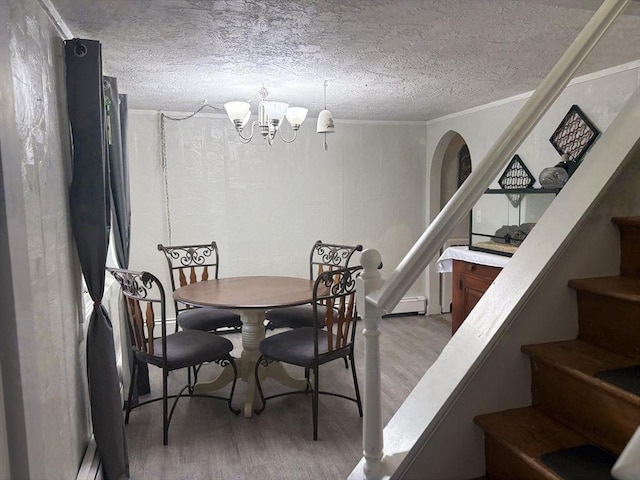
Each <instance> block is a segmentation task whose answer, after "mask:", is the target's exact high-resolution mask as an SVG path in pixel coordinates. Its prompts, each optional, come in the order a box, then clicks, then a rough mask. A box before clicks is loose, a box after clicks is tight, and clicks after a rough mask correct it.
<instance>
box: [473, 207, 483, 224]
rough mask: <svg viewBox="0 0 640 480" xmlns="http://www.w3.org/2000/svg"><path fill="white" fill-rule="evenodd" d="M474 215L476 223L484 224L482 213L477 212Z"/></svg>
mask: <svg viewBox="0 0 640 480" xmlns="http://www.w3.org/2000/svg"><path fill="white" fill-rule="evenodd" d="M474 214H475V219H476V223H482V211H481V210H476V211H475V212H474Z"/></svg>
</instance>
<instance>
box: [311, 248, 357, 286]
mask: <svg viewBox="0 0 640 480" xmlns="http://www.w3.org/2000/svg"><path fill="white" fill-rule="evenodd" d="M361 251H362V245H355V246H350V245H338V244H334V243H323V242H322V241H321V240H318V241H317V242H316V243H314V244H313V248H312V249H311V255H310V257H309V279H310V280H315V279H316V277H318V276H319V275H320V274H322V273H323V272H326V271H331V270H335V269H338V268H344V267H348V266H349V262H350V261H351V257H353V254H354V253H356V252H361Z"/></svg>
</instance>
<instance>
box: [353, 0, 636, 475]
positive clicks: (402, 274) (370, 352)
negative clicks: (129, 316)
mask: <svg viewBox="0 0 640 480" xmlns="http://www.w3.org/2000/svg"><path fill="white" fill-rule="evenodd" d="M630 2H631V0H605V1H604V2H603V3H602V5H601V6H600V8H599V9H598V10H597V11H596V12H595V14H594V15H593V17H592V18H591V19H590V20H589V22H587V24H586V25H585V27H584V28H583V30H582V31H581V32H580V33H579V34H578V36H577V37H576V39H575V40H574V41H573V43H572V44H571V45H570V46H569V48H568V49H567V51H566V52H565V53H564V54H563V55H562V56H561V57H560V59H559V60H558V62H557V63H556V64H555V66H554V67H553V68H552V69H551V71H550V72H549V73H548V74H547V76H546V77H545V79H544V80H543V81H542V83H541V84H540V86H539V87H538V88H537V89H536V90H535V92H534V93H533V95H532V96H531V97H530V98H529V99H528V101H527V102H526V103H525V104H524V106H523V107H522V108H521V109H520V111H519V112H518V113H517V114H516V116H515V117H514V119H513V120H512V122H511V123H510V124H509V125H508V126H507V128H506V129H505V130H504V132H503V133H502V134H501V135H500V136H499V137H498V139H497V140H496V141H495V143H494V144H493V146H492V147H491V148H490V149H489V151H488V152H487V154H486V155H485V157H484V159H483V160H482V161H481V162H480V163H479V164H478V166H477V167H475V168H474V170H473V172H472V173H471V175H470V176H469V177H468V178H467V179H466V181H465V182H464V183H463V184H462V186H461V187H460V188H459V189H458V190H457V191H456V193H455V194H454V195H453V197H452V198H451V199H450V200H449V202H448V203H447V204H446V205H445V207H444V208H443V209H442V210H441V211H440V213H439V214H438V215H437V216H436V218H435V219H434V220H433V221H432V222H431V224H430V225H429V226H428V227H427V229H426V230H425V231H424V233H423V234H422V236H421V237H420V238H419V239H418V241H417V242H416V244H415V245H414V246H413V247H412V248H411V249H410V250H409V252H408V253H407V254H406V255H405V257H404V258H403V259H402V261H401V262H400V263H399V265H398V266H397V267H396V268H395V270H394V271H393V272H392V273H391V275H390V276H389V278H388V280H387V281H386V282H385V281H384V280H382V278H381V276H380V274H379V272H377V266H378V265H379V264H376V263H374V260H375V259H376V258H378V259H379V258H380V254H379V253H378V252H377V251H375V250H367V251H365V252H363V253H362V257H361V263H362V264H363V266H364V272H363V274H362V275H361V277H360V278H359V279H358V281H359V282H361V283H359V284H358V311H359V313H360V314H361V315H362V316H363V319H364V323H365V329H364V336H365V395H364V419H363V438H362V443H363V457H364V462H363V461H361V462H360V463H359V464H358V466H357V467H356V469H355V470H354V471H353V472H352V473H351V475H350V476H349V479H350V480H358V479H361V478H365V479H368V480H369V479H379V478H389V475H390V474H393V472H389V471H384V472H383V470H394V468H393V467H392V466H391V465H385V462H384V460H383V450H382V447H383V426H382V413H381V405H380V356H379V335H380V332H379V329H378V325H379V321H380V318H381V315H382V313H383V312H391V311H392V310H393V309H394V308H395V306H396V305H397V304H398V303H399V302H400V300H401V298H402V297H403V295H405V294H406V292H407V291H408V290H409V288H411V286H412V285H413V284H414V283H415V281H416V280H417V279H418V278H419V277H420V275H421V274H422V273H423V272H424V270H425V269H426V268H427V267H428V265H429V263H430V262H431V261H432V260H433V259H434V258H435V256H436V255H437V254H438V252H439V250H440V247H441V246H442V245H443V244H444V243H445V241H446V240H447V238H448V235H449V234H450V232H451V231H452V230H453V228H454V227H455V226H456V225H457V224H458V223H459V222H460V221H461V220H462V219H463V218H464V217H465V216H466V215H467V214H468V212H469V211H470V210H471V209H472V208H473V206H474V205H475V203H476V202H477V201H478V200H479V199H480V197H481V196H482V194H483V193H484V191H485V190H486V189H487V188H488V187H489V186H490V184H491V183H492V182H493V181H494V180H495V179H496V178H497V177H498V176H499V174H500V173H501V171H502V170H503V169H504V168H505V166H506V165H507V162H508V161H509V160H510V159H511V158H512V157H513V155H514V154H515V152H516V150H517V149H518V148H519V147H520V145H521V144H522V142H523V141H524V140H525V139H526V138H527V136H528V135H529V134H530V133H531V131H532V130H533V128H534V127H535V126H536V125H537V124H538V122H539V120H540V119H541V118H542V116H543V115H544V114H545V113H546V112H547V110H548V109H549V107H550V106H551V105H552V104H553V103H554V102H555V100H556V99H557V98H558V96H559V95H560V94H561V93H562V91H563V90H564V89H565V87H566V86H567V84H568V83H569V81H570V80H571V78H572V77H573V75H574V74H575V72H576V71H577V69H578V68H579V67H580V65H581V64H582V62H583V61H584V59H585V58H586V57H587V55H588V54H589V52H591V50H592V49H593V48H594V47H595V45H596V44H597V43H598V41H599V40H600V39H601V38H602V36H603V35H604V34H605V33H606V31H607V30H608V29H609V28H610V26H611V25H612V24H613V23H614V22H615V20H616V19H617V18H618V17H619V16H620V15H621V14H622V12H623V11H624V10H625V8H626V7H627V6H628V5H629V3H630ZM365 262H366V265H365ZM376 274H377V276H376ZM361 465H362V467H360V466H361ZM383 467H390V468H383Z"/></svg>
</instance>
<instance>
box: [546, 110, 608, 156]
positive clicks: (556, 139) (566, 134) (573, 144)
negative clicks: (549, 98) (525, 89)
mask: <svg viewBox="0 0 640 480" xmlns="http://www.w3.org/2000/svg"><path fill="white" fill-rule="evenodd" d="M599 135H600V131H599V130H598V129H597V128H596V126H595V125H594V124H593V123H591V121H590V120H589V119H588V118H587V116H586V115H585V114H584V112H583V111H582V110H580V107H578V106H577V105H572V106H571V108H570V109H569V111H568V112H567V114H566V115H565V116H564V118H563V119H562V121H561V122H560V125H558V128H556V131H555V132H553V135H551V138H550V139H549V141H550V142H551V145H553V146H554V148H555V149H556V150H557V151H558V153H559V154H560V155H563V154H567V155H568V156H569V160H570V161H572V162H576V164H579V162H580V160H581V159H582V157H583V156H584V155H585V154H586V153H587V150H588V149H589V147H590V146H591V145H592V144H593V142H595V141H596V138H598V136H599Z"/></svg>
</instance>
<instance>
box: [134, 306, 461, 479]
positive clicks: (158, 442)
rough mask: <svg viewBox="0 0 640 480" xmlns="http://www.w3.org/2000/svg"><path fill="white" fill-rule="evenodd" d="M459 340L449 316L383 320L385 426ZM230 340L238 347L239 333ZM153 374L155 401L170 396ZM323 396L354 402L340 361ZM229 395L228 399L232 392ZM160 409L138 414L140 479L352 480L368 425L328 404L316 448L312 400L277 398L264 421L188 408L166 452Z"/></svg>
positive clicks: (198, 403) (323, 400) (211, 404)
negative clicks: (452, 342)
mask: <svg viewBox="0 0 640 480" xmlns="http://www.w3.org/2000/svg"><path fill="white" fill-rule="evenodd" d="M359 330H362V329H361V328H360V329H359ZM358 335H360V338H357V339H356V370H357V372H358V379H359V381H360V388H361V392H362V391H363V383H364V365H363V363H364V360H363V359H364V355H363V348H364V343H363V339H362V337H361V334H360V333H359V334H358ZM450 336H451V323H450V316H449V315H441V316H404V317H388V318H385V319H383V321H382V322H381V336H380V355H381V363H382V375H381V377H382V415H383V423H384V424H386V423H387V422H388V421H389V420H390V419H391V417H392V416H393V414H394V413H395V411H396V410H397V409H398V408H399V407H400V405H401V404H402V402H403V401H404V399H405V398H406V397H407V395H408V394H409V393H410V392H411V390H412V389H413V387H414V386H415V385H416V383H417V382H418V380H419V379H420V378H421V377H422V375H423V374H424V372H425V371H426V370H427V369H428V368H429V366H430V365H431V364H432V363H433V361H434V360H435V359H436V358H437V357H438V355H439V354H440V352H441V351H442V348H443V347H444V346H445V344H446V343H447V341H448V340H449V338H450ZM228 338H230V339H231V340H232V341H233V342H234V344H235V345H239V342H240V336H239V335H238V334H233V335H228ZM236 348H237V347H236ZM234 351H235V350H234ZM149 370H150V376H151V383H152V389H153V392H154V393H156V392H159V391H161V376H160V374H159V373H160V370H159V369H158V368H155V367H150V369H149ZM295 373H299V372H298V371H295ZM171 375H172V377H170V389H172V387H174V388H173V389H175V387H177V386H178V385H179V384H183V383H184V380H185V378H186V372H184V371H180V372H175V373H172V374H171ZM242 383H243V382H241V381H239V382H238V387H237V389H236V394H235V396H234V398H236V399H237V400H236V401H235V402H234V405H235V406H239V405H240V399H241V398H243V396H244V392H245V390H244V385H243V384H242ZM263 387H264V389H265V393H266V394H267V395H268V394H270V393H273V392H275V391H278V390H282V391H284V387H282V386H280V385H279V384H277V383H275V382H273V381H272V380H267V381H266V382H264V384H263ZM227 388H228V387H227ZM320 388H321V389H322V390H332V391H338V392H342V393H347V394H352V392H353V381H352V379H351V373H350V371H349V370H346V369H345V367H344V364H343V363H342V362H341V361H338V362H332V364H328V365H325V366H324V367H323V368H321V370H320ZM222 393H223V394H228V390H227V389H225V390H223V391H222ZM161 409H162V406H161V402H156V403H153V404H149V405H145V406H143V407H141V408H139V409H137V410H134V411H133V412H132V413H131V419H130V421H129V424H128V425H127V426H126V434H127V442H128V449H129V461H130V471H131V478H132V479H133V480H143V479H149V480H162V479H167V480H169V479H171V480H175V479H203V480H204V479H206V480H215V479H220V480H235V479H237V480H254V479H262V480H271V479H278V480H285V479H287V480H288V479H304V480H319V479H344V478H346V477H347V476H348V475H349V473H351V471H352V470H353V468H354V466H355V465H356V464H357V463H358V461H359V460H360V458H361V456H362V419H361V418H360V417H359V416H358V410H357V407H356V405H355V403H352V402H349V401H346V400H343V399H340V398H335V397H330V396H321V397H320V410H319V432H318V441H316V442H314V441H313V440H312V423H311V397H310V396H307V395H291V396H287V397H282V398H277V399H273V400H271V401H269V402H268V404H267V408H266V409H265V411H264V412H263V413H262V414H261V415H256V416H254V417H252V418H243V417H242V416H241V415H240V416H234V415H233V414H232V413H231V412H230V411H229V410H228V408H227V405H226V403H225V402H223V401H220V400H211V399H205V398H192V399H189V398H184V399H181V400H180V401H179V402H178V406H177V407H176V411H175V413H174V417H173V419H172V421H171V428H170V429H169V445H168V446H163V445H162V413H161V412H162V410H161Z"/></svg>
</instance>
